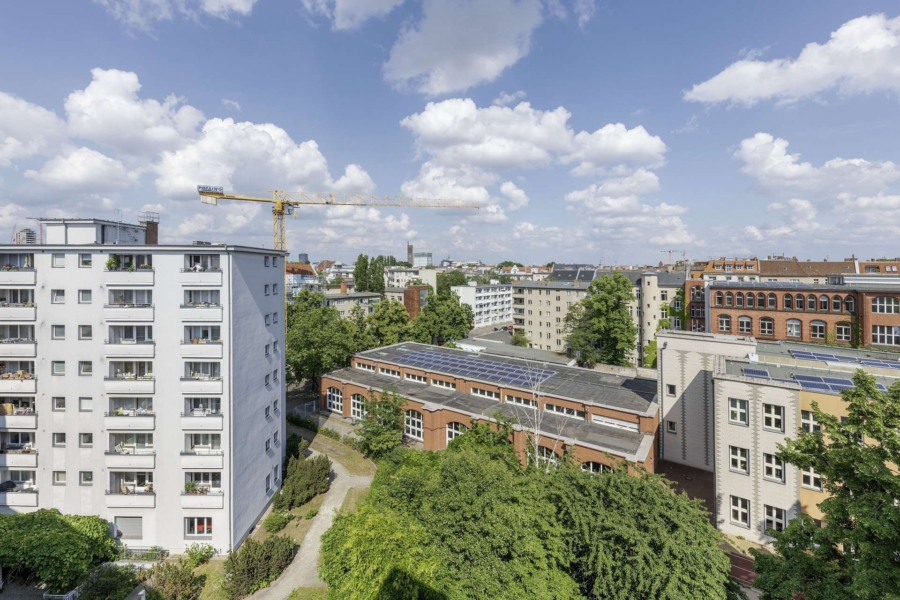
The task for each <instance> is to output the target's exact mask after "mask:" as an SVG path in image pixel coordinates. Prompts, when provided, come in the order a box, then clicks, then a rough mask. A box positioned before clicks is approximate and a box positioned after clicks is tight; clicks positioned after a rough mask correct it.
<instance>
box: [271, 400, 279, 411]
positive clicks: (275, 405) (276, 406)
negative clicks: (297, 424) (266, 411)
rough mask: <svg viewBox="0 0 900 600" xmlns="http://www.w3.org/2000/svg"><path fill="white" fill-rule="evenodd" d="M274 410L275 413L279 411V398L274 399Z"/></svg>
mask: <svg viewBox="0 0 900 600" xmlns="http://www.w3.org/2000/svg"><path fill="white" fill-rule="evenodd" d="M272 411H274V412H275V413H277V412H278V398H275V399H274V400H272Z"/></svg>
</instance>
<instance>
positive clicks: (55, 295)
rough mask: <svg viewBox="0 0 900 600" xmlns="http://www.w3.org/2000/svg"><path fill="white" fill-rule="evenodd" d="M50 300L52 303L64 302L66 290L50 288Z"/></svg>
mask: <svg viewBox="0 0 900 600" xmlns="http://www.w3.org/2000/svg"><path fill="white" fill-rule="evenodd" d="M50 302H52V303H53V304H65V303H66V290H50Z"/></svg>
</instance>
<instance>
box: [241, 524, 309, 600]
mask: <svg viewBox="0 0 900 600" xmlns="http://www.w3.org/2000/svg"><path fill="white" fill-rule="evenodd" d="M293 559H294V541H293V540H291V539H290V538H289V537H286V536H283V535H276V536H272V537H270V538H269V539H267V540H266V541H264V542H257V541H256V540H254V539H253V538H248V539H247V540H246V541H245V542H244V543H243V545H241V547H240V548H238V549H237V550H235V551H234V552H230V553H229V554H228V558H227V559H226V560H225V585H224V587H225V592H226V594H227V595H228V598H229V600H238V599H239V598H243V597H244V596H249V595H250V594H252V593H253V592H255V591H256V590H261V589H262V588H264V587H267V586H268V585H269V584H270V583H272V582H273V581H275V579H277V578H278V576H279V575H281V572H282V571H284V569H285V568H286V567H287V566H288V565H289V564H291V561H292V560H293Z"/></svg>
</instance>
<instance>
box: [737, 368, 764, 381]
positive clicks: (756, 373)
mask: <svg viewBox="0 0 900 600" xmlns="http://www.w3.org/2000/svg"><path fill="white" fill-rule="evenodd" d="M743 371H744V375H745V376H747V377H763V378H766V379H768V378H769V372H768V371H767V370H766V369H743Z"/></svg>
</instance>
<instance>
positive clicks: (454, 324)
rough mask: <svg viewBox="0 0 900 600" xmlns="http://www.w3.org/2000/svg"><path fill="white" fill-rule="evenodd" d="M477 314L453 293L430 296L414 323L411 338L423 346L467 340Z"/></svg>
mask: <svg viewBox="0 0 900 600" xmlns="http://www.w3.org/2000/svg"><path fill="white" fill-rule="evenodd" d="M474 321H475V313H473V312H472V307H471V306H469V305H468V304H462V303H460V301H459V296H457V295H456V294H454V293H453V292H448V293H446V294H443V295H442V294H435V295H433V296H429V298H428V303H427V304H426V305H425V308H423V309H422V312H421V313H419V316H418V317H417V318H416V319H415V320H414V321H413V322H412V334H411V337H412V339H413V340H414V341H417V342H421V343H423V344H434V343H435V342H436V341H440V340H461V339H463V338H465V337H466V336H467V335H468V333H469V330H470V329H471V328H472V323H474Z"/></svg>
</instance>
